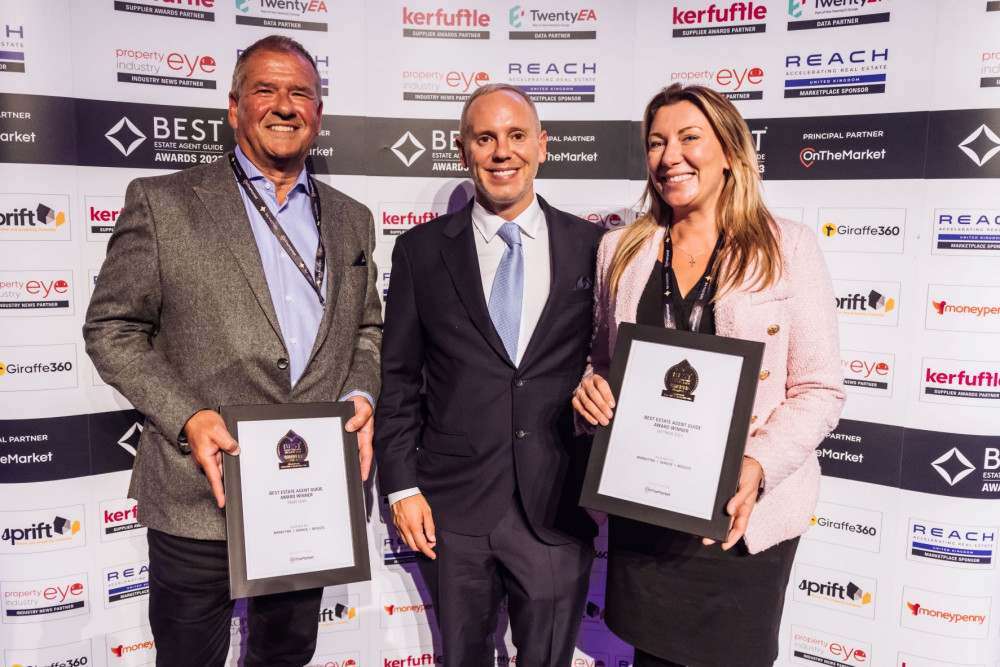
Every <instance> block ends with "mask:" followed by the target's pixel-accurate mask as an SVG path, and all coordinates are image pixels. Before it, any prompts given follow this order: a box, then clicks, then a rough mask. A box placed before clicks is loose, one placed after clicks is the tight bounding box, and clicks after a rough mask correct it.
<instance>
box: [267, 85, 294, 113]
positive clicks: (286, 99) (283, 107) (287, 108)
mask: <svg viewBox="0 0 1000 667" xmlns="http://www.w3.org/2000/svg"><path fill="white" fill-rule="evenodd" d="M271 111H272V112H273V113H274V114H276V115H278V116H281V117H283V118H288V117H289V116H294V115H295V105H294V104H292V96H291V95H290V94H289V93H288V91H287V90H280V91H278V92H277V93H276V94H275V96H274V101H273V103H272V104H271Z"/></svg>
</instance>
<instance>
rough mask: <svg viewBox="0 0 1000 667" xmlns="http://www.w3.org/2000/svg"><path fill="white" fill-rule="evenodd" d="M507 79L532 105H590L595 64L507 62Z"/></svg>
mask: <svg viewBox="0 0 1000 667" xmlns="http://www.w3.org/2000/svg"><path fill="white" fill-rule="evenodd" d="M507 80H508V81H509V82H510V83H512V84H514V85H516V86H517V87H518V88H520V89H521V90H523V91H524V92H526V93H528V94H529V95H531V99H533V100H534V101H535V102H593V101H594V99H595V93H596V92H597V62H595V61H589V62H588V61H582V60H581V61H568V62H567V61H550V62H512V63H507Z"/></svg>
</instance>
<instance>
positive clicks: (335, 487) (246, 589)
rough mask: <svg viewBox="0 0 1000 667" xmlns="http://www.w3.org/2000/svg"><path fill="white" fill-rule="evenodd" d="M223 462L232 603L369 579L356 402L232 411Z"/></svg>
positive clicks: (225, 412) (227, 413)
mask: <svg viewBox="0 0 1000 667" xmlns="http://www.w3.org/2000/svg"><path fill="white" fill-rule="evenodd" d="M220 412H221V414H222V417H223V419H224V420H225V422H226V427H227V428H228V429H229V432H230V433H232V434H233V437H235V438H236V441H237V442H239V443H240V454H239V456H229V455H226V456H224V457H223V481H224V482H225V485H226V532H227V537H228V546H229V585H230V596H231V597H232V598H233V599H236V598H240V597H249V596H254V595H265V594H270V593H279V592H283V591H290V590H302V589H306V588H319V587H323V586H332V585H336V584H344V583H349V582H352V581H363V580H366V579H369V578H370V567H369V562H368V542H367V534H366V531H365V514H364V498H363V494H362V486H361V471H360V464H359V460H358V459H359V457H358V444H357V435H356V434H355V433H347V432H346V431H344V423H345V422H346V421H347V420H348V419H350V418H351V416H352V415H353V414H354V404H353V403H350V402H344V403H300V404H287V405H248V406H229V407H223V408H222V409H221V410H220Z"/></svg>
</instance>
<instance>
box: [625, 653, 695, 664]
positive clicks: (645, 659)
mask: <svg viewBox="0 0 1000 667" xmlns="http://www.w3.org/2000/svg"><path fill="white" fill-rule="evenodd" d="M632 667H684V665H682V664H680V663H679V662H670V661H669V660H665V659H663V658H657V657H656V656H655V655H650V654H648V653H645V652H643V651H641V650H640V649H636V650H635V659H634V660H632Z"/></svg>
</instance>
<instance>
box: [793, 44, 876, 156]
mask: <svg viewBox="0 0 1000 667" xmlns="http://www.w3.org/2000/svg"><path fill="white" fill-rule="evenodd" d="M888 63H889V49H888V48H882V47H875V48H872V49H858V50H855V51H821V52H819V53H793V54H788V55H786V56H785V97H786V98H794V97H829V96H832V95H870V94H875V93H884V92H885V82H886V77H887V74H886V72H887V71H888V68H889V65H888ZM810 150H811V149H810ZM883 157H884V155H883ZM800 159H803V158H802V157H801V156H800ZM805 161H806V160H805V159H803V163H805Z"/></svg>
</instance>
